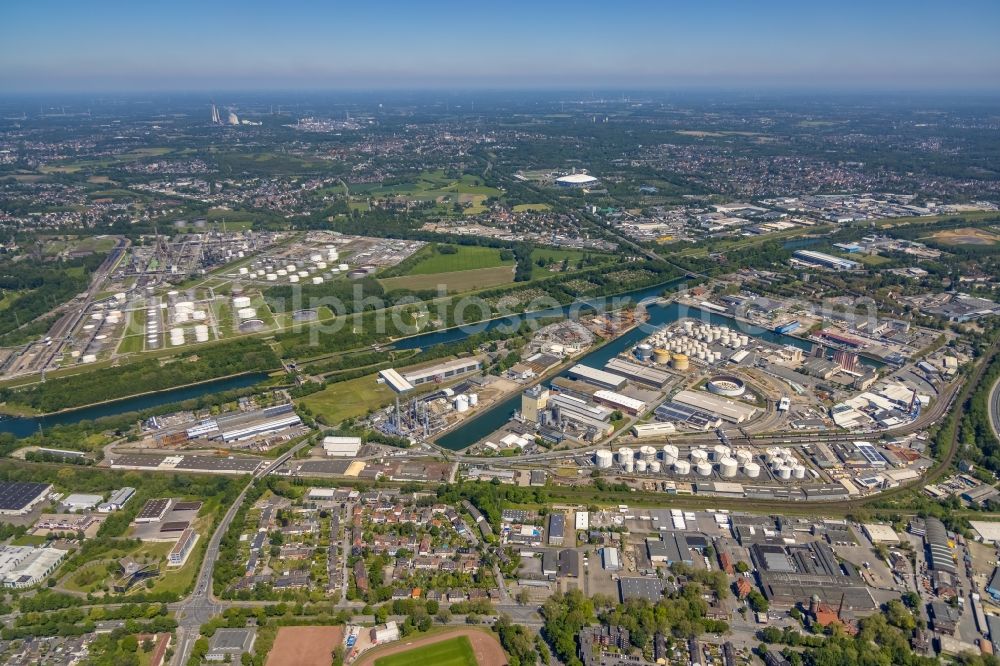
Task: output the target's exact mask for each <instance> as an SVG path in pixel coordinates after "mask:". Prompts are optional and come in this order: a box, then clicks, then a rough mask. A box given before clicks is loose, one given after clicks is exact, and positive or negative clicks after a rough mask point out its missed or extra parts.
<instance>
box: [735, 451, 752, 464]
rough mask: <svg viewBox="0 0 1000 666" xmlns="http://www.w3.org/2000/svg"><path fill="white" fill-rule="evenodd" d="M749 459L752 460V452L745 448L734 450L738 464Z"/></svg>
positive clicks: (745, 462) (744, 462)
mask: <svg viewBox="0 0 1000 666" xmlns="http://www.w3.org/2000/svg"><path fill="white" fill-rule="evenodd" d="M751 460H753V454H752V453H750V452H749V451H747V450H746V449H740V450H739V451H737V452H736V462H737V463H739V464H740V466H743V465H746V464H747V463H748V462H750V461H751Z"/></svg>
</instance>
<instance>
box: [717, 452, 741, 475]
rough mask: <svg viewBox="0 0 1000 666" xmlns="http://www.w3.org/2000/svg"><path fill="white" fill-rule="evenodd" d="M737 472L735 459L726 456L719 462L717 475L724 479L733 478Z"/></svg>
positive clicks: (737, 467) (737, 465) (737, 466)
mask: <svg viewBox="0 0 1000 666" xmlns="http://www.w3.org/2000/svg"><path fill="white" fill-rule="evenodd" d="M738 470H739V464H738V463H737V462H736V458H731V457H730V456H726V457H725V458H722V459H721V460H720V461H719V475H720V476H721V477H723V478H724V479H731V478H733V477H734V476H736V472H737V471H738Z"/></svg>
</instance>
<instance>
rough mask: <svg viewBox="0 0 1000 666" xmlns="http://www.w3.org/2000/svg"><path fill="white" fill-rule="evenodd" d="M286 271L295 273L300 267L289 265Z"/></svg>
mask: <svg viewBox="0 0 1000 666" xmlns="http://www.w3.org/2000/svg"><path fill="white" fill-rule="evenodd" d="M285 270H286V271H288V272H289V273H294V272H295V271H297V270H298V266H296V265H295V264H288V265H287V266H285Z"/></svg>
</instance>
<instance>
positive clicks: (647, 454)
mask: <svg viewBox="0 0 1000 666" xmlns="http://www.w3.org/2000/svg"><path fill="white" fill-rule="evenodd" d="M639 457H640V458H641V459H642V460H645V461H646V462H647V463H651V462H653V461H654V460H656V449H654V448H653V447H652V446H649V445H646V446H640V447H639Z"/></svg>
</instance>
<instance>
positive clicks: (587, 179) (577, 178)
mask: <svg viewBox="0 0 1000 666" xmlns="http://www.w3.org/2000/svg"><path fill="white" fill-rule="evenodd" d="M556 182H557V183H572V184H573V185H582V184H586V183H596V182H597V179H596V178H594V177H593V176H590V175H588V174H585V173H571V174H569V175H568V176H560V177H559V178H556Z"/></svg>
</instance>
